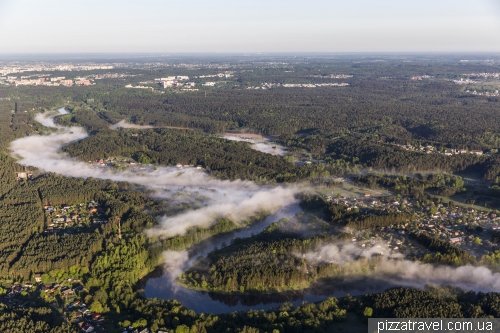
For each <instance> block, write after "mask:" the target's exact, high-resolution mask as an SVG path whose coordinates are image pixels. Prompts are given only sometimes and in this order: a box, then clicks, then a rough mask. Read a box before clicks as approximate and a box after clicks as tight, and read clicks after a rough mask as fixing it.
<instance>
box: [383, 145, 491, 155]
mask: <svg viewBox="0 0 500 333" xmlns="http://www.w3.org/2000/svg"><path fill="white" fill-rule="evenodd" d="M389 144H391V145H394V146H398V147H400V148H403V149H405V150H411V151H419V152H422V153H425V154H442V155H446V156H451V155H461V154H473V155H478V156H480V155H483V154H484V155H488V156H491V155H493V153H491V152H486V153H485V152H483V151H482V150H467V149H453V148H446V149H438V148H436V147H434V146H431V145H427V146H413V145H411V144H408V145H402V144H398V143H389Z"/></svg>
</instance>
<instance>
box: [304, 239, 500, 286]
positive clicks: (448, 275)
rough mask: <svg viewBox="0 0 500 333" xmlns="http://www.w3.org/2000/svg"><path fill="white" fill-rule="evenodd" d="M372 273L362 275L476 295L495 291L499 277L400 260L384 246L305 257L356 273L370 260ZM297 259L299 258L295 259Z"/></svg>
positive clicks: (323, 250)
mask: <svg viewBox="0 0 500 333" xmlns="http://www.w3.org/2000/svg"><path fill="white" fill-rule="evenodd" d="M374 255H378V257H377V258H375V259H373V262H374V263H375V266H374V269H372V270H369V272H365V274H367V275H368V276H369V277H371V278H378V279H385V280H387V281H388V282H394V281H397V282H399V283H401V284H403V285H410V286H416V287H422V286H424V285H426V284H452V285H454V286H458V287H462V288H465V289H468V288H470V289H474V290H475V291H498V290H499V288H500V274H499V273H494V272H492V271H491V270H490V269H489V268H487V267H483V266H481V267H475V266H460V267H450V266H435V265H431V264H423V263H420V262H415V261H410V260H406V259H402V255H401V254H400V253H397V254H393V253H392V252H391V250H390V249H388V248H387V247H385V246H384V245H380V244H379V245H375V246H373V247H372V248H369V249H361V248H359V247H357V246H355V245H353V244H344V245H341V244H329V245H325V246H322V247H320V248H319V249H318V250H317V251H315V252H309V253H306V254H305V255H300V256H301V257H304V258H305V259H307V260H308V261H309V262H310V263H312V264H320V263H337V264H340V265H346V266H350V268H351V269H350V271H355V270H356V266H359V267H360V270H359V271H362V270H361V266H362V265H366V261H364V262H363V261H359V260H357V259H359V258H360V257H365V258H368V259H370V258H373V256H374ZM298 256H299V255H298Z"/></svg>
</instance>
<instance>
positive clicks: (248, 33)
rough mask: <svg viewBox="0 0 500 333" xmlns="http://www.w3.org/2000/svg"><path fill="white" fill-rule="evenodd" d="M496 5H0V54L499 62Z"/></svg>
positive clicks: (220, 1)
mask: <svg viewBox="0 0 500 333" xmlns="http://www.w3.org/2000/svg"><path fill="white" fill-rule="evenodd" d="M499 37H500V1H497V0H477V1H464V0H455V1H451V0H437V1H436V0H434V1H431V0H420V1H401V0H379V1H373V0H351V1H349V2H346V1H336V0H332V1H326V0H321V1H320V0H310V1H308V2H305V1H299V0H289V1H284V0H273V1H264V0H253V1H247V0H241V1H229V0H212V1H202V0H185V1H182V2H181V1H171V0H166V1H162V0H142V1H130V0H122V1H117V0H108V1H98V0H87V1H62V0H46V1H35V0H0V54H12V53H16V54H21V53H258V52H263V53H274V52H278V53H293V52H300V53H308V52H310V53H316V52H327V53H328V52H331V53H335V52H500V38H499Z"/></svg>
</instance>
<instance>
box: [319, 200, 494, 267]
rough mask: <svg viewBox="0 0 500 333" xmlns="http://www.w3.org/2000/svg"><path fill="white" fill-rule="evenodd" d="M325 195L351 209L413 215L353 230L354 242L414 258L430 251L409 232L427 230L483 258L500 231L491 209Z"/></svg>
mask: <svg viewBox="0 0 500 333" xmlns="http://www.w3.org/2000/svg"><path fill="white" fill-rule="evenodd" d="M324 198H325V200H326V201H328V202H334V203H339V204H343V205H345V206H346V207H347V211H351V210H355V211H358V212H359V213H362V214H374V215H384V214H386V215H387V214H389V213H409V214H412V217H411V219H409V220H408V221H407V222H406V223H404V224H400V225H391V226H387V227H377V228H376V229H375V230H374V231H369V230H350V232H351V233H353V239H352V242H353V243H354V244H356V245H357V246H359V247H360V248H370V247H373V246H376V245H383V246H386V247H387V248H388V249H390V250H391V251H393V252H394V253H401V254H403V255H404V256H405V257H407V258H410V259H413V258H416V259H418V258H421V257H422V256H423V255H425V254H426V253H428V250H426V249H424V248H423V247H421V246H419V245H418V244H415V243H414V242H413V241H412V240H410V238H409V235H410V234H412V233H416V234H418V233H425V234H427V235H430V236H433V237H437V238H439V239H441V240H444V241H448V242H450V243H452V244H453V245H455V246H457V247H459V248H461V249H463V250H466V251H468V252H469V253H471V254H473V255H475V256H476V257H477V258H478V259H479V258H480V257H481V256H482V255H484V254H487V253H490V252H491V251H492V250H493V248H494V247H495V246H494V244H493V243H492V242H491V238H492V235H493V234H494V233H495V232H496V231H497V230H500V216H497V214H496V213H494V212H491V211H478V210H476V209H473V208H466V207H460V206H454V205H445V204H442V203H439V204H434V203H431V202H429V203H428V205H426V206H424V205H421V204H420V203H419V202H418V201H416V200H411V199H409V198H404V197H399V198H398V197H378V198H374V197H371V196H370V195H369V194H365V196H362V197H357V198H356V197H343V196H341V197H340V198H337V197H334V196H325V197H324Z"/></svg>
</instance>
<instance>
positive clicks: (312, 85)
mask: <svg viewBox="0 0 500 333" xmlns="http://www.w3.org/2000/svg"><path fill="white" fill-rule="evenodd" d="M347 86H349V83H346V82H342V83H267V82H264V83H262V84H261V85H260V86H250V87H247V89H273V88H280V87H282V88H320V87H347Z"/></svg>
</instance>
